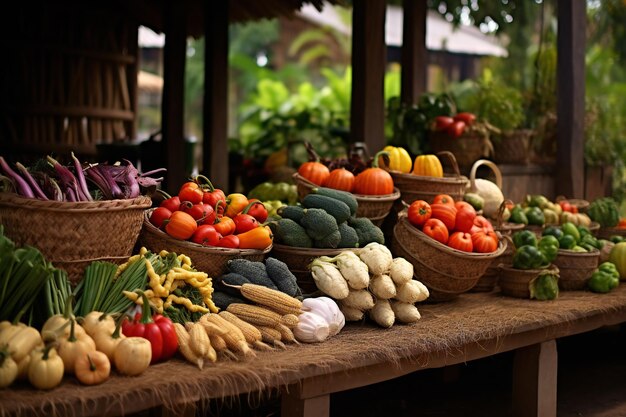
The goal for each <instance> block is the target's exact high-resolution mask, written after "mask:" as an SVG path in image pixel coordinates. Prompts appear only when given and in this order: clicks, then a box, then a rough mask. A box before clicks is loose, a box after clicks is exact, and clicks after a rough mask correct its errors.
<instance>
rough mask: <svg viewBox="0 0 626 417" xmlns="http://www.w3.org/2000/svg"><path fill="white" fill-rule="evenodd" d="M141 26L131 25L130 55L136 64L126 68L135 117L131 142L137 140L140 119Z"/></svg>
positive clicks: (131, 106)
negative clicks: (138, 110)
mask: <svg viewBox="0 0 626 417" xmlns="http://www.w3.org/2000/svg"><path fill="white" fill-rule="evenodd" d="M138 35H139V26H137V25H136V24H131V25H129V35H128V54H129V55H130V56H132V57H133V58H134V62H133V63H132V64H130V65H129V66H127V67H126V78H127V80H128V94H129V95H130V111H131V112H133V115H134V116H135V117H134V118H133V121H132V124H131V129H130V132H129V133H128V134H129V137H130V139H131V140H135V139H137V125H138V122H139V118H138V117H137V98H138V96H139V94H138V92H139V86H138V83H137V74H138V72H139V65H140V62H139V39H138Z"/></svg>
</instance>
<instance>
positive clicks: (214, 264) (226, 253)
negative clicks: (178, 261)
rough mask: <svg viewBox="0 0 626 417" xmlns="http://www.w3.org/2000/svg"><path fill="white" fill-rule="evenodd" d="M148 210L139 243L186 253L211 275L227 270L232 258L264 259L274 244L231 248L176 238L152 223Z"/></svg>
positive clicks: (157, 249)
mask: <svg viewBox="0 0 626 417" xmlns="http://www.w3.org/2000/svg"><path fill="white" fill-rule="evenodd" d="M152 211H153V210H147V211H146V213H145V216H144V219H143V228H142V229H141V234H140V235H139V243H140V244H141V245H142V246H145V247H146V248H147V249H148V250H150V251H152V252H154V253H159V252H160V251H161V250H163V249H165V250H167V251H169V252H176V253H178V254H185V255H187V256H189V257H190V258H191V259H192V260H193V265H194V267H195V268H196V269H197V270H198V271H202V272H206V273H207V274H208V275H209V276H210V277H213V278H215V277H218V276H220V275H222V274H223V273H224V272H225V271H226V263H227V262H228V261H229V260H230V259H235V258H245V259H249V260H251V261H263V260H264V259H265V255H267V254H268V253H269V251H270V250H271V249H272V246H271V245H270V246H268V247H267V248H265V249H263V250H257V249H230V248H222V247H216V246H202V245H199V244H197V243H193V242H189V241H186V240H180V239H175V238H173V237H171V236H169V235H168V234H167V233H165V232H163V231H161V230H159V229H158V228H156V227H155V226H154V225H153V224H152V223H150V220H149V219H150V214H151V213H152Z"/></svg>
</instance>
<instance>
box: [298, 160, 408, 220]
mask: <svg viewBox="0 0 626 417" xmlns="http://www.w3.org/2000/svg"><path fill="white" fill-rule="evenodd" d="M309 150H310V152H309V155H310V160H309V161H308V162H304V163H302V164H301V165H300V167H299V168H298V171H297V172H296V173H294V174H293V179H294V181H295V183H296V185H297V187H298V196H299V198H300V200H302V199H303V198H304V197H305V196H306V195H307V194H309V193H311V192H313V191H314V190H315V189H316V188H318V187H326V188H332V189H335V190H340V191H346V192H349V193H351V194H353V195H354V197H355V198H356V200H357V202H358V210H357V212H356V217H367V218H369V219H370V220H371V221H372V222H373V223H374V224H376V225H381V224H382V222H383V221H384V220H385V217H387V214H389V211H390V210H391V208H392V206H393V203H394V201H396V200H397V199H398V198H400V191H399V190H398V189H397V188H396V187H395V186H394V181H393V178H392V176H391V175H390V174H389V172H388V170H387V169H384V168H383V167H386V165H385V161H388V160H389V159H390V158H389V156H390V155H389V153H388V152H386V151H381V152H378V153H377V154H376V155H375V157H374V158H373V159H372V160H371V161H369V162H365V161H363V160H362V159H360V158H359V157H356V159H355V156H354V155H352V156H351V158H350V159H341V160H333V161H329V162H328V164H324V163H322V162H321V160H320V158H319V156H318V155H317V154H316V153H315V152H314V151H312V150H311V149H309Z"/></svg>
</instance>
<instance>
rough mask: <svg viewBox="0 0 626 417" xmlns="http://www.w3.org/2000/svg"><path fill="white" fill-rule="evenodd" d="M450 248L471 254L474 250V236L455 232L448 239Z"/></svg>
mask: <svg viewBox="0 0 626 417" xmlns="http://www.w3.org/2000/svg"><path fill="white" fill-rule="evenodd" d="M448 246H450V247H451V248H453V249H458V250H462V251H465V252H471V251H472V249H473V244H472V236H471V235H470V234H469V233H464V232H454V233H452V234H451V235H450V238H449V239H448Z"/></svg>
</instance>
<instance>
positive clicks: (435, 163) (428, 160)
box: [413, 155, 443, 178]
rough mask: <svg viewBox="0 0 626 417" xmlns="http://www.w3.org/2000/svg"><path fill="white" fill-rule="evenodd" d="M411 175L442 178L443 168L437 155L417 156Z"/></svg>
mask: <svg viewBox="0 0 626 417" xmlns="http://www.w3.org/2000/svg"><path fill="white" fill-rule="evenodd" d="M413 174H414V175H422V176H425V177H437V178H441V177H443V167H442V166H441V162H440V161H439V158H437V155H419V156H417V157H416V158H415V163H414V164H413Z"/></svg>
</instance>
